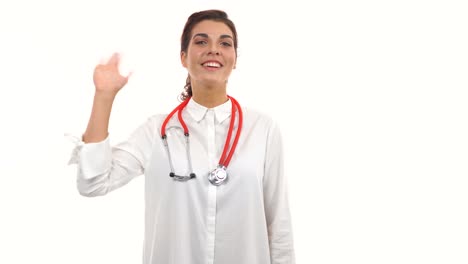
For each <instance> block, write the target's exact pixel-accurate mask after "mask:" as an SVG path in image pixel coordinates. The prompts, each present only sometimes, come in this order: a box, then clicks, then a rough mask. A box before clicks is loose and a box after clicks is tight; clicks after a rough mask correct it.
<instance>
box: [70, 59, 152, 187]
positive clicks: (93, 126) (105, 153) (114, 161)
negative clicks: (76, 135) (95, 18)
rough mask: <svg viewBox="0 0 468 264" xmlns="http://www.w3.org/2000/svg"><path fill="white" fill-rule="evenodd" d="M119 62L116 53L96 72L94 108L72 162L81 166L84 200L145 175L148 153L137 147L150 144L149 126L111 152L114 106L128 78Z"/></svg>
mask: <svg viewBox="0 0 468 264" xmlns="http://www.w3.org/2000/svg"><path fill="white" fill-rule="evenodd" d="M119 61H120V56H119V54H116V53H115V54H113V55H112V57H111V58H110V59H109V61H108V62H107V63H105V64H99V65H97V66H96V68H95V69H94V75H93V81H94V85H95V95H94V101H93V108H92V111H91V116H90V118H89V122H88V126H87V128H86V131H85V133H84V134H83V137H82V141H81V142H79V144H78V145H77V146H76V148H75V150H74V152H73V154H72V162H71V163H76V164H78V176H77V178H78V180H77V183H78V190H79V192H80V194H82V195H84V196H97V195H104V194H106V193H108V192H109V191H112V190H114V189H116V188H118V187H120V186H122V185H124V184H126V183H127V182H129V181H130V180H131V179H132V178H133V177H135V176H137V175H140V174H141V173H142V172H143V164H144V159H145V153H142V150H141V149H139V148H138V145H139V144H149V142H148V141H149V139H148V136H147V134H148V133H150V132H148V126H142V127H141V128H139V129H138V130H137V131H135V133H134V134H133V135H132V136H131V137H130V139H129V140H128V141H127V142H125V143H122V144H121V147H120V148H118V147H116V148H111V146H110V142H109V138H108V127H109V119H110V114H111V110H112V104H113V102H114V99H115V96H116V95H117V93H118V92H119V91H120V90H121V89H122V88H123V86H124V85H125V84H126V83H127V82H128V78H129V76H122V75H121V74H120V73H119ZM143 152H144V151H143Z"/></svg>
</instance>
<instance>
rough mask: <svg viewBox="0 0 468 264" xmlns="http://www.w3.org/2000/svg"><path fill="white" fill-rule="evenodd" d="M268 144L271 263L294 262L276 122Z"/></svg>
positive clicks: (266, 187) (266, 179) (265, 184)
mask: <svg viewBox="0 0 468 264" xmlns="http://www.w3.org/2000/svg"><path fill="white" fill-rule="evenodd" d="M267 143H268V144H267V151H266V162H265V176H264V181H263V195H264V203H265V215H266V221H267V228H268V239H269V244H270V258H271V264H294V263H295V253H294V244H293V233H292V225H291V215H290V210H289V201H288V184H287V179H286V177H285V175H284V164H283V163H284V162H283V145H282V144H283V142H282V136H281V133H280V130H279V128H278V126H277V125H276V124H273V126H272V127H271V129H270V131H269V133H268V142H267Z"/></svg>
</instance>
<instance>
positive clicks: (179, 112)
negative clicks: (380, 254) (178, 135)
mask: <svg viewBox="0 0 468 264" xmlns="http://www.w3.org/2000/svg"><path fill="white" fill-rule="evenodd" d="M228 98H229V99H230V100H231V102H232V110H231V122H230V124H229V130H228V135H227V137H226V142H225V143H224V149H223V154H222V155H221V158H220V159H219V165H220V166H223V167H225V168H227V166H228V165H229V162H230V161H231V158H232V156H233V154H234V151H235V149H236V147H237V142H238V141H239V137H240V132H241V130H242V123H243V121H244V120H243V113H242V109H241V106H240V104H239V102H237V100H236V99H234V98H233V97H231V96H229V95H228ZM190 99H191V97H189V98H187V99H186V100H184V101H183V102H182V103H181V104H180V105H178V106H177V107H176V108H175V109H174V110H172V112H171V113H170V114H169V115H168V116H167V117H166V119H165V120H164V122H163V124H162V126H161V137H162V138H163V139H165V138H166V137H167V135H166V126H167V123H168V122H169V120H170V119H171V117H172V116H173V115H174V114H175V113H176V112H177V118H178V119H179V122H180V124H181V125H182V127H183V129H184V135H185V136H187V137H188V136H189V131H188V128H187V125H186V124H185V122H184V119H183V118H182V110H183V109H184V108H185V106H187V104H188V102H189V101H190ZM236 110H237V111H238V112H239V123H238V127H237V131H236V135H235V137H234V141H233V143H232V146H230V142H231V137H232V133H233V131H234V124H235V121H236ZM228 149H229V154H228V155H227V157H226V154H227V153H228Z"/></svg>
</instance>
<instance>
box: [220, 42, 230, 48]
mask: <svg viewBox="0 0 468 264" xmlns="http://www.w3.org/2000/svg"><path fill="white" fill-rule="evenodd" d="M221 46H225V47H232V44H231V43H230V42H226V41H224V42H221Z"/></svg>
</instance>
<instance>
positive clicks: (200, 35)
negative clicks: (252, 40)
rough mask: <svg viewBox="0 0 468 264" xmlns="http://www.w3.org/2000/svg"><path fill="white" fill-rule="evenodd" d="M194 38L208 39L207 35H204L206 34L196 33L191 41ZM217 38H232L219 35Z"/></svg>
mask: <svg viewBox="0 0 468 264" xmlns="http://www.w3.org/2000/svg"><path fill="white" fill-rule="evenodd" d="M196 37H202V38H208V34H206V33H197V34H195V35H193V37H192V39H194V38H196ZM219 38H220V39H225V38H230V39H232V37H231V36H230V35H221V36H219Z"/></svg>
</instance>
